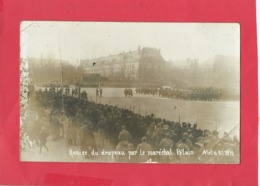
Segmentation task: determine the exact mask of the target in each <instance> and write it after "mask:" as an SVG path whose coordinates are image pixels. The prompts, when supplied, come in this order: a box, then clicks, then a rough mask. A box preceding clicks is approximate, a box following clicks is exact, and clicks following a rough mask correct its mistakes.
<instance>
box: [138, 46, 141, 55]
mask: <svg viewBox="0 0 260 186" xmlns="http://www.w3.org/2000/svg"><path fill="white" fill-rule="evenodd" d="M138 54H139V55H140V54H141V47H140V45H139V47H138Z"/></svg>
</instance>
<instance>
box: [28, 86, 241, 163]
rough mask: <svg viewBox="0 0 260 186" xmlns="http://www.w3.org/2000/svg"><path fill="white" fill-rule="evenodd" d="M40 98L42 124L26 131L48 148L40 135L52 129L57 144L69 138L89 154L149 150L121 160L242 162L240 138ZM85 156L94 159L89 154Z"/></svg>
mask: <svg viewBox="0 0 260 186" xmlns="http://www.w3.org/2000/svg"><path fill="white" fill-rule="evenodd" d="M35 100H36V102H37V106H36V108H40V109H38V110H39V111H38V116H37V117H40V119H39V121H40V122H37V123H40V124H31V127H27V128H26V129H25V130H26V131H27V132H28V134H29V136H30V138H31V139H35V140H36V139H37V136H38V137H39V136H44V137H40V138H44V139H43V140H41V141H42V142H41V147H45V148H46V150H48V148H47V146H46V134H41V131H44V130H46V129H49V131H50V132H51V134H52V136H53V140H58V139H60V138H65V139H66V140H67V143H68V145H74V146H78V147H79V148H80V149H81V150H85V151H91V150H93V149H94V150H95V151H99V150H101V149H102V148H104V147H108V146H109V147H111V149H112V150H118V151H124V152H127V151H133V150H136V151H137V152H138V153H139V151H140V150H142V151H143V152H144V154H143V155H142V156H141V155H136V156H132V158H131V159H129V158H128V156H127V155H126V156H118V157H117V158H116V161H118V162H147V161H152V162H159V163H237V162H238V161H239V139H238V138H237V136H232V137H231V136H229V134H228V133H225V134H224V135H223V137H220V134H219V133H218V131H216V130H214V131H210V130H202V129H199V128H198V127H197V124H196V123H195V124H191V123H186V122H182V123H179V122H178V121H169V120H166V119H162V118H157V117H155V115H154V114H150V115H147V116H143V115H140V114H137V113H134V112H132V111H130V110H128V109H124V108H119V107H117V106H112V105H107V104H98V103H95V102H91V101H89V100H87V99H80V98H79V97H75V96H74V97H73V96H68V95H65V94H60V93H59V92H55V91H51V90H46V91H38V92H36V95H35ZM24 123H30V121H29V119H28V118H27V119H25V121H24ZM25 126H26V125H25ZM27 126H29V125H27ZM42 133H43V132H42ZM205 150H206V151H205ZM40 151H41V148H40ZM161 151H167V152H168V154H167V155H158V153H159V154H160V152H161ZM178 151H179V153H178ZM213 151H216V152H219V151H220V152H223V153H226V151H228V152H230V153H229V154H225V155H222V156H214V155H211V152H213ZM149 152H150V153H149ZM169 152H170V154H169ZM153 153H155V155H154V154H153ZM156 153H157V154H156ZM187 154H188V155H187ZM205 154H206V155H205ZM86 158H91V157H89V154H88V156H86Z"/></svg>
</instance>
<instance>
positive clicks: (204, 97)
mask: <svg viewBox="0 0 260 186" xmlns="http://www.w3.org/2000/svg"><path fill="white" fill-rule="evenodd" d="M135 91H136V93H137V94H144V95H153V96H155V95H157V96H159V97H163V98H174V99H182V100H194V101H219V100H227V99H232V96H231V95H229V94H228V92H227V91H225V90H223V89H217V88H211V87H209V88H192V89H173V88H169V87H167V88H163V87H160V88H149V87H141V88H136V90H135Z"/></svg>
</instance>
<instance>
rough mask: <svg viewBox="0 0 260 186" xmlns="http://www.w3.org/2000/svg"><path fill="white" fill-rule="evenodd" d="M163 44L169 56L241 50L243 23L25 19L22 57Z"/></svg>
mask: <svg viewBox="0 0 260 186" xmlns="http://www.w3.org/2000/svg"><path fill="white" fill-rule="evenodd" d="M139 46H140V47H141V48H143V47H151V48H157V49H160V51H161V54H162V56H163V58H164V59H165V60H166V61H168V62H169V61H179V60H185V59H188V58H190V59H195V58H196V59H198V60H199V61H200V62H203V61H205V60H207V59H209V58H211V57H213V56H215V55H225V56H233V57H239V56H240V27H239V24H236V23H133V22H130V23H126V22H118V23H116V22H54V21H24V22H22V23H21V57H22V58H28V57H31V58H49V57H50V56H51V57H52V58H54V59H63V60H66V61H70V63H72V64H76V65H77V63H78V62H79V61H80V60H84V59H93V58H98V57H102V56H109V55H115V54H119V53H120V52H123V51H125V52H128V51H129V50H131V51H135V50H137V49H138V47H139Z"/></svg>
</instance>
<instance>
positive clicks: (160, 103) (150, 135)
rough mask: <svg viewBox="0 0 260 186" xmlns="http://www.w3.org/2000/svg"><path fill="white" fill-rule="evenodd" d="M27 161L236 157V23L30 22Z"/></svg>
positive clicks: (23, 113)
mask: <svg viewBox="0 0 260 186" xmlns="http://www.w3.org/2000/svg"><path fill="white" fill-rule="evenodd" d="M20 36H21V43H20V46H21V54H20V118H21V119H20V160H21V161H29V162H107V163H168V164H238V163H239V162H240V140H241V139H240V26H239V24H237V23H146V22H120V23H119V22H54V21H24V22H22V23H21V26H20Z"/></svg>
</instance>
